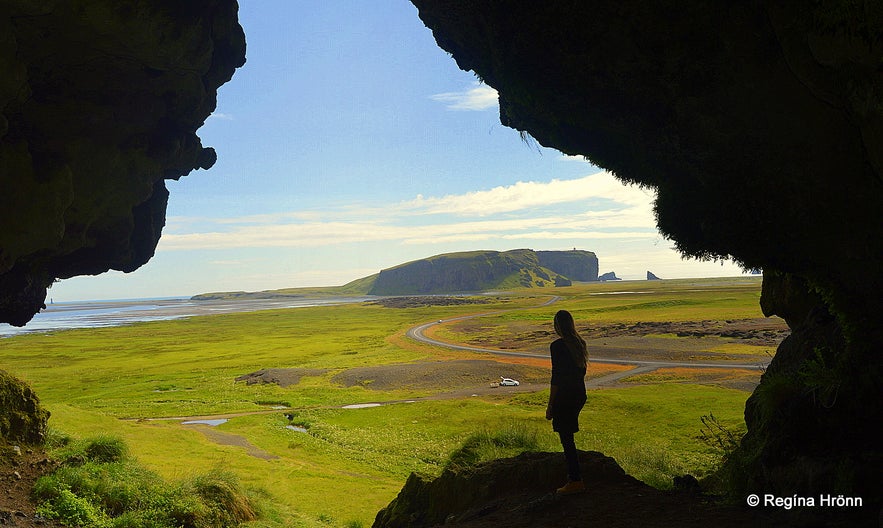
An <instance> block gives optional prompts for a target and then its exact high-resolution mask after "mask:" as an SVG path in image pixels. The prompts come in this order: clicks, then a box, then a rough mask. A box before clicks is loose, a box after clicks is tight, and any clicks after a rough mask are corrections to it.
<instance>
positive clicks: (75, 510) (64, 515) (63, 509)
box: [37, 489, 105, 526]
mask: <svg viewBox="0 0 883 528" xmlns="http://www.w3.org/2000/svg"><path fill="white" fill-rule="evenodd" d="M37 514H39V515H41V516H43V517H45V518H47V519H56V520H59V521H61V522H63V523H64V524H68V525H71V526H95V525H100V523H101V522H102V521H104V519H105V516H104V514H103V512H102V511H101V510H100V509H98V508H96V507H95V506H94V505H93V504H92V503H91V502H90V501H89V500H87V499H85V498H83V497H78V496H77V495H76V494H75V493H74V492H72V491H71V490H69V489H61V490H59V492H58V494H57V495H56V496H55V497H53V498H52V500H50V501H48V502H44V503H43V504H41V505H40V506H38V507H37Z"/></svg>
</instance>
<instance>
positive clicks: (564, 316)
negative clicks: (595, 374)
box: [554, 310, 589, 367]
mask: <svg viewBox="0 0 883 528" xmlns="http://www.w3.org/2000/svg"><path fill="white" fill-rule="evenodd" d="M554 322H555V333H556V334H558V335H559V336H561V338H562V339H564V344H566V345H567V350H569V351H570V355H571V357H573V362H574V363H576V365H577V366H579V367H585V366H587V365H588V363H589V351H588V349H587V348H586V342H585V340H583V338H582V337H580V335H579V333H577V331H576V323H574V321H573V316H572V315H570V312H568V311H567V310H558V313H556V314H555V320H554Z"/></svg>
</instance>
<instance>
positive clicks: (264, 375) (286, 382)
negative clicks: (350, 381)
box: [236, 368, 328, 388]
mask: <svg viewBox="0 0 883 528" xmlns="http://www.w3.org/2000/svg"><path fill="white" fill-rule="evenodd" d="M326 372H328V369H308V368H268V369H261V370H258V371H255V372H252V373H250V374H243V375H242V376H239V377H238V378H236V381H244V382H245V384H246V385H255V384H264V383H275V384H276V385H279V386H280V387H282V388H285V387H289V386H291V385H297V384H298V383H300V380H301V378H303V377H304V376H321V375H322V374H325V373H326Z"/></svg>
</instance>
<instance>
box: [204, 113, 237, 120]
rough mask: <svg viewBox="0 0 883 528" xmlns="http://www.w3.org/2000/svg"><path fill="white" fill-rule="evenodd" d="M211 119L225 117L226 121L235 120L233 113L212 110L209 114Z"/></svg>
mask: <svg viewBox="0 0 883 528" xmlns="http://www.w3.org/2000/svg"><path fill="white" fill-rule="evenodd" d="M208 118H209V119H223V120H224V121H233V115H232V114H224V113H221V112H212V113H211V114H209V116H208Z"/></svg>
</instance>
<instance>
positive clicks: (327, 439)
mask: <svg viewBox="0 0 883 528" xmlns="http://www.w3.org/2000/svg"><path fill="white" fill-rule="evenodd" d="M622 290H629V291H641V292H646V293H641V294H636V295H598V294H599V293H602V294H603V293H605V292H610V291H622ZM759 294H760V280H759V279H757V278H737V279H726V280H723V279H717V280H713V279H709V280H691V281H660V282H643V281H642V282H635V283H613V284H611V283H607V284H586V285H577V286H573V287H568V288H555V289H554V290H553V289H547V290H545V291H542V290H538V289H534V290H524V291H522V292H515V293H512V294H506V295H505V296H499V297H490V299H491V300H492V302H491V303H490V304H479V305H466V306H449V307H441V306H437V307H422V308H386V307H382V306H377V305H367V304H363V305H343V306H331V307H318V308H296V309H289V310H273V311H263V312H253V313H239V314H228V315H218V316H205V317H194V318H190V319H183V320H174V321H164V322H153V323H140V324H135V325H131V326H124V327H116V328H103V329H90V330H69V331H65V332H57V333H51V334H45V335H21V336H18V337H14V338H8V339H3V340H2V341H0V358H2V368H3V369H5V370H8V371H9V372H11V373H12V374H14V375H16V376H18V377H20V378H22V379H24V380H26V381H27V382H29V383H30V384H31V386H32V387H33V388H34V389H35V390H36V392H37V394H38V395H39V396H40V398H41V399H42V401H43V403H44V405H45V406H46V407H47V408H48V409H49V410H50V411H51V412H52V418H51V419H50V426H51V427H53V428H54V429H56V430H60V431H64V432H65V433H69V434H71V435H74V436H76V437H88V436H91V435H95V434H96V433H98V432H102V433H109V434H113V435H116V436H119V437H121V438H123V439H124V440H125V441H126V443H127V444H128V445H129V447H130V451H131V452H132V454H133V455H135V457H136V458H137V459H138V460H139V461H140V462H141V463H143V464H144V465H146V466H147V467H148V468H150V469H152V470H154V471H156V472H158V473H159V474H161V475H162V476H163V477H165V478H167V479H170V480H173V481H174V480H180V479H185V478H188V477H191V476H193V475H195V474H198V473H204V472H206V471H210V470H212V469H215V468H224V469H226V470H229V471H232V472H233V473H235V474H236V475H237V476H238V477H239V479H240V481H241V482H242V483H243V484H244V485H245V486H246V487H248V488H249V489H251V490H252V491H253V492H254V493H255V495H256V496H258V497H260V506H261V509H262V511H263V518H262V519H261V520H259V521H255V522H253V523H251V524H250V525H253V526H267V527H281V526H360V525H361V526H370V524H371V522H372V521H373V517H374V515H375V513H376V512H377V511H378V510H379V509H380V508H382V507H384V506H385V505H386V504H388V503H389V501H390V500H391V499H392V498H394V497H395V495H396V494H397V493H398V491H399V490H400V488H401V486H402V485H403V483H404V481H405V479H406V478H407V476H408V475H409V474H410V473H411V472H413V471H422V472H427V473H438V472H439V471H440V470H441V467H442V466H443V465H444V464H445V462H446V461H447V459H448V457H449V455H450V454H451V453H452V452H453V451H454V450H456V449H457V448H458V447H460V445H461V444H462V443H463V441H464V440H465V439H466V438H467V437H469V436H470V435H472V434H474V433H476V432H482V431H494V430H497V429H500V428H507V427H513V426H515V427H519V428H526V429H529V430H531V431H535V432H536V438H537V442H538V445H539V447H540V448H542V449H548V450H560V447H559V446H558V445H557V441H556V437H554V436H553V434H552V432H551V428H550V427H549V425H548V422H546V421H545V420H544V418H543V414H544V409H545V402H546V398H547V396H548V392H547V391H541V392H538V393H523V394H515V393H509V394H508V395H504V394H497V395H494V396H481V397H465V398H458V399H437V400H420V398H422V397H426V396H430V395H432V393H433V392H434V391H435V392H437V391H438V389H432V388H430V387H418V388H416V389H415V388H408V389H404V388H399V389H391V390H374V389H371V388H370V386H353V387H344V386H341V385H338V384H337V383H335V382H334V380H333V377H334V375H335V374H337V373H340V372H342V371H344V370H346V369H349V368H354V367H361V366H368V365H384V364H390V365H391V364H396V363H405V362H416V361H422V360H437V359H440V358H442V359H446V358H454V357H460V358H462V357H476V358H482V356H480V355H477V354H468V353H453V352H449V351H446V350H441V349H437V348H435V347H432V346H428V345H422V344H418V343H415V342H411V341H409V340H407V339H406V338H405V337H404V332H405V331H406V330H407V329H408V328H410V327H411V326H415V325H417V324H420V323H425V322H428V321H435V320H439V319H445V318H450V317H454V316H457V315H462V314H469V313H487V312H495V311H500V312H501V313H498V314H496V315H491V316H488V317H487V318H486V321H484V323H486V326H488V327H491V326H493V325H494V324H496V323H498V322H499V323H501V324H502V323H504V322H506V321H513V320H517V321H528V322H530V321H536V322H540V323H546V322H548V321H549V320H550V319H551V316H552V314H554V311H556V310H558V309H560V308H566V309H569V310H571V311H573V313H574V315H575V316H576V317H577V319H578V320H591V321H602V322H605V321H606V322H635V321H660V320H666V321H692V320H714V319H720V320H723V319H738V318H756V317H762V316H761V314H760V309H759V307H758V304H757V303H758V298H759ZM551 295H557V296H560V297H561V299H560V300H558V301H557V302H556V303H554V304H552V305H550V306H545V307H538V306H539V305H540V304H541V303H543V302H545V301H547V300H548V299H549V298H550V296H551ZM515 308H521V309H519V310H516V311H507V310H513V309H515ZM502 311H506V312H502ZM503 326H505V324H503ZM669 340H673V341H674V340H676V339H674V338H670V339H669ZM483 359H486V358H483ZM263 368H305V369H306V368H308V369H320V370H319V371H316V372H321V373H320V374H317V375H311V376H306V377H304V378H302V379H301V381H300V382H299V383H298V384H296V385H292V386H289V387H287V388H281V387H279V386H277V385H275V384H266V385H246V384H245V383H242V382H235V381H234V380H235V378H236V377H237V376H240V375H243V374H248V373H250V372H253V371H256V370H259V369H263ZM747 396H748V393H746V392H744V391H739V390H733V389H725V388H721V387H716V386H713V385H702V384H696V383H662V384H655V385H641V386H630V387H623V388H614V389H602V390H596V391H592V392H591V393H590V394H589V402H588V404H587V406H586V409H585V411H584V412H583V413H582V416H581V429H582V431H581V432H580V433H579V434H578V435H577V444H578V446H579V447H580V448H581V449H586V450H598V451H602V452H604V453H605V454H608V455H610V456H613V457H614V458H616V459H617V461H618V462H619V463H620V464H621V465H622V466H623V467H624V468H625V469H626V470H627V471H628V472H630V473H631V474H633V475H635V476H637V477H638V478H641V479H643V480H645V481H647V482H649V483H651V484H654V485H659V486H664V485H666V483H667V482H668V481H669V479H670V478H671V477H672V476H674V475H679V474H683V473H686V472H691V473H693V474H696V475H700V476H701V475H703V474H706V473H708V472H709V471H711V470H712V469H713V467H714V465H715V464H716V463H717V459H718V456H719V453H717V452H716V451H715V450H714V449H713V448H711V447H710V446H708V445H706V444H705V443H704V442H702V441H701V440H700V439H699V438H698V435H699V430H700V428H701V426H702V424H701V421H700V418H701V417H702V416H703V415H707V414H709V413H714V415H715V416H716V417H717V418H718V419H719V420H720V422H721V423H723V424H724V425H726V426H727V427H729V428H732V429H734V430H736V429H739V428H740V427H744V424H743V422H742V412H743V407H744V402H745V399H746V398H747ZM402 400H418V401H415V402H413V403H397V404H392V405H384V406H381V407H369V408H356V409H343V408H341V407H342V406H345V405H351V404H359V403H366V402H391V401H402ZM282 406H284V407H286V409H285V410H281V409H279V407H282ZM284 413H289V414H292V415H293V420H292V421H289V419H288V418H286V416H285V415H284ZM212 415H237V416H233V417H229V420H228V421H227V422H226V423H223V424H221V425H219V426H217V427H214V428H211V429H210V430H209V431H210V434H212V436H211V437H210V436H208V435H207V434H204V433H203V432H202V429H200V427H193V426H184V425H181V424H180V422H181V420H180V419H179V420H167V419H163V418H174V417H178V418H181V417H195V416H212ZM292 424H294V425H298V426H301V427H303V428H305V429H307V432H301V431H296V430H292V429H290V428H287V427H286V426H288V425H292ZM203 427H204V426H203ZM204 429H207V430H208V428H207V427H204Z"/></svg>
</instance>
